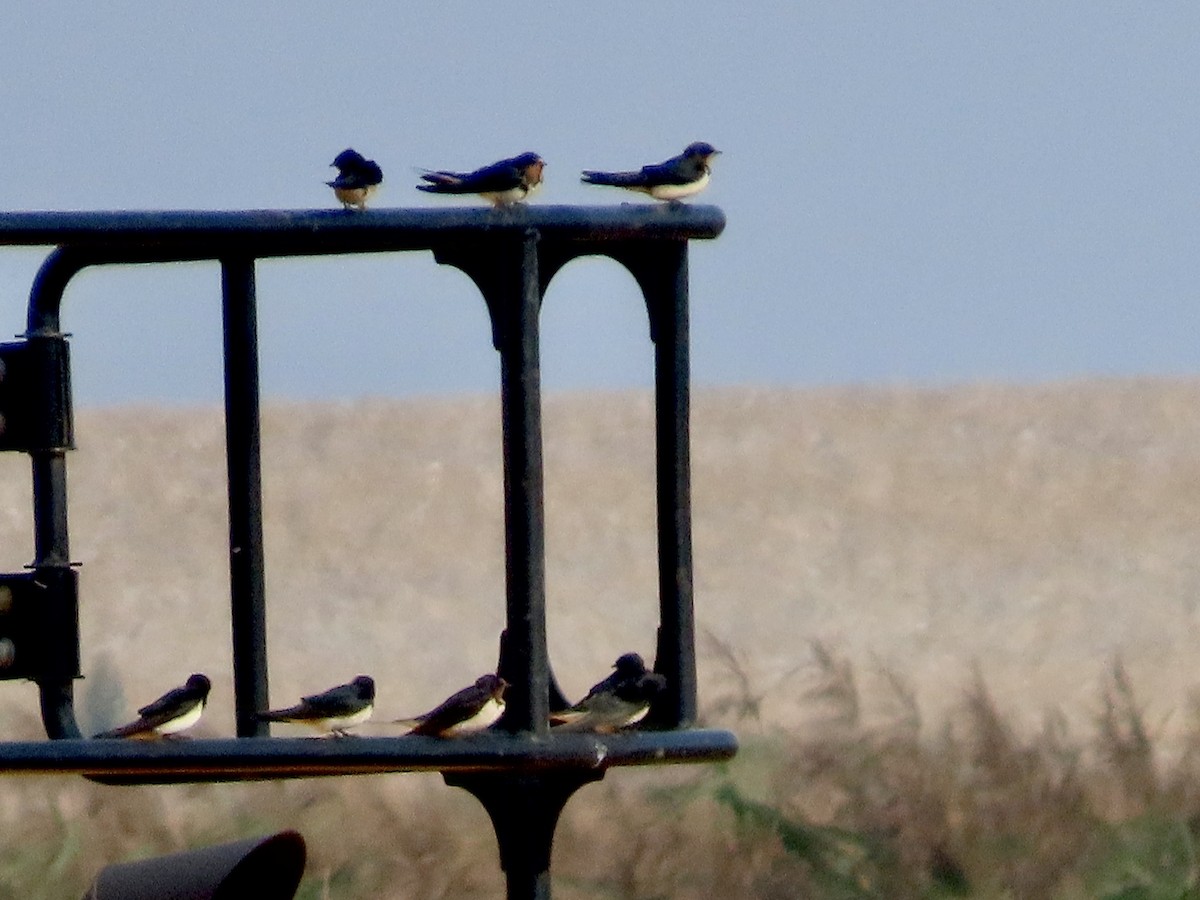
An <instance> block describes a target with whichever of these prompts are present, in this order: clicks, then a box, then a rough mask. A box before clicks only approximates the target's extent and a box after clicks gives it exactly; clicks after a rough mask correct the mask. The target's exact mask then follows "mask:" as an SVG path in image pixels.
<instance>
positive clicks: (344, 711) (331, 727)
mask: <svg viewBox="0 0 1200 900" xmlns="http://www.w3.org/2000/svg"><path fill="white" fill-rule="evenodd" d="M374 708H375V680H374V679H373V678H371V677H370V676H369V675H359V676H358V677H357V678H355V679H354V680H353V681H351V682H350V683H349V684H339V685H338V686H337V687H334V688H330V689H329V690H327V691H325V692H324V693H323V694H313V695H312V696H310V697H303V698H301V700H300V702H299V703H297V704H296V705H295V706H289V707H288V708H287V709H271V710H267V711H266V712H263V713H259V714H258V717H259V719H261V720H262V721H264V722H291V723H293V724H295V725H307V726H308V727H309V728H312V729H314V730H315V731H318V732H320V733H321V734H332V735H334V736H335V737H346V736H347V732H346V729H347V728H353V727H354V726H355V725H361V724H362V723H363V722H365V721H367V719H369V718H371V712H372V711H373V710H374Z"/></svg>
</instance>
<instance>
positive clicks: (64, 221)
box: [0, 204, 725, 262]
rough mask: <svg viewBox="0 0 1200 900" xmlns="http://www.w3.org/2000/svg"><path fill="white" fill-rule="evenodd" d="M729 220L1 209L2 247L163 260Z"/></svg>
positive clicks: (696, 226) (626, 209) (688, 215)
mask: <svg viewBox="0 0 1200 900" xmlns="http://www.w3.org/2000/svg"><path fill="white" fill-rule="evenodd" d="M724 226H725V216H724V214H723V213H722V212H721V210H719V209H717V208H716V207H714V206H702V205H695V206H693V205H687V204H677V205H675V206H633V205H622V206H591V207H579V206H524V207H516V208H513V209H509V210H500V211H495V210H488V209H482V208H470V207H455V208H447V209H372V210H369V211H367V212H365V213H360V214H355V213H346V212H343V211H340V210H312V209H298V210H248V211H244V212H242V211H239V212H228V211H203V210H196V211H190V210H176V211H165V212H163V211H144V212H10V213H0V246H5V245H10V246H18V245H24V246H59V245H70V246H71V247H73V248H76V249H78V248H93V249H95V250H98V251H101V252H102V253H110V254H114V255H117V254H119V252H120V251H122V250H123V251H126V252H129V251H132V250H135V249H136V250H138V251H140V253H141V254H142V256H143V257H144V258H146V259H147V261H149V258H151V257H152V258H155V259H157V260H158V261H164V262H165V261H166V260H167V259H170V258H178V259H215V258H218V257H220V256H224V255H228V254H239V255H246V256H252V257H255V258H263V257H267V256H294V255H321V254H327V253H371V252H382V251H389V250H430V249H433V248H434V247H435V246H438V245H445V244H447V243H453V242H458V241H473V240H476V239H477V238H478V237H479V236H480V235H481V234H486V235H489V236H496V235H503V234H508V235H510V236H513V237H520V235H522V234H524V233H525V232H526V231H528V230H529V229H531V228H532V229H536V230H539V231H547V230H549V231H553V232H554V235H555V237H556V238H560V239H563V240H570V241H586V240H600V241H608V240H630V239H633V240H688V239H691V238H713V237H716V236H717V235H718V234H720V233H721V230H722V229H723V228H724ZM172 254H176V255H175V256H174V257H172ZM198 254H199V255H198ZM109 261H110V262H118V261H120V260H119V259H115V258H114V259H110V260H109ZM131 261H133V260H131Z"/></svg>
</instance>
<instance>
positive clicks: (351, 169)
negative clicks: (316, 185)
mask: <svg viewBox="0 0 1200 900" xmlns="http://www.w3.org/2000/svg"><path fill="white" fill-rule="evenodd" d="M330 165H331V166H336V167H337V170H338V175H337V178H335V179H333V181H327V182H325V183H326V184H327V185H329V186H330V187H331V188H333V195H334V196H335V197H337V198H338V200H340V201H341V202H342V207H343V208H344V209H350V207H356V208H357V209H366V208H367V197H369V196H370V195H371V194H373V193H374V192H375V189H376V188H377V187H379V185H380V184H381V183H382V182H383V169H381V168H379V166H377V165H376V164H375V160H373V159H366V158H365V157H364V156H363V155H362V154H361V153H359V152H358V151H357V150H352V149H350V148H349V147H347V148H346V149H345V150H343V151H342V152H341V153H339V154H338V155H337V158H336V159H335V160H334V161H333V162H331V163H330Z"/></svg>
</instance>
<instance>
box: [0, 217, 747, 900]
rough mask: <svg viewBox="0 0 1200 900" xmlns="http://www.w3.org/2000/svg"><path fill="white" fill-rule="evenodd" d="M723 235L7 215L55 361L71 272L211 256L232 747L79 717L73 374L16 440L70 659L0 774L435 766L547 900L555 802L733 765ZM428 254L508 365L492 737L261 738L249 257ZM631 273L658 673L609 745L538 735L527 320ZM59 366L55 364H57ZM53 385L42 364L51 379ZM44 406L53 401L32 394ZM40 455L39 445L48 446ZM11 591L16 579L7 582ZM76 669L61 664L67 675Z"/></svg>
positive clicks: (545, 220)
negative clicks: (587, 287)
mask: <svg viewBox="0 0 1200 900" xmlns="http://www.w3.org/2000/svg"><path fill="white" fill-rule="evenodd" d="M724 224H725V221H724V216H723V214H722V213H721V211H720V210H719V209H716V208H714V207H706V206H683V205H672V206H667V207H661V206H659V207H650V206H620V207H598V208H579V207H562V206H541V207H528V208H525V207H518V208H515V209H511V210H506V211H491V210H482V209H449V210H432V209H392V210H372V211H370V212H367V213H361V214H356V213H347V212H343V211H329V212H325V211H310V210H301V211H257V212H144V213H139V212H113V213H104V212H97V213H7V214H0V245H26V246H29V245H54V246H56V247H57V249H55V250H54V251H53V252H51V254H50V256H49V257H48V258H47V259H46V261H45V263H44V264H43V265H42V267H41V269H40V271H39V272H38V274H37V277H36V279H35V281H34V285H33V288H32V291H31V294H30V301H29V315H28V323H27V331H26V334H25V335H24V338H25V341H26V342H27V344H28V346H29V347H30V348H34V347H45V348H49V349H50V350H52V351H53V352H52V353H50V355H51V356H54V355H55V354H59V355H61V356H62V357H63V358H64V360H65V355H66V340H65V335H64V334H63V333H62V331H61V325H60V308H61V304H62V300H63V294H64V292H65V290H66V288H67V286H68V284H69V283H70V281H71V279H72V278H73V277H74V276H75V275H77V274H78V273H79V272H81V271H82V270H83V269H85V268H88V267H91V266H98V265H112V264H124V263H169V262H178V261H185V260H187V261H195V260H216V261H218V262H219V263H220V266H221V288H222V296H223V304H224V305H223V311H224V334H225V344H224V354H225V423H226V447H227V460H228V473H229V519H230V587H231V604H232V619H233V672H234V704H235V711H236V727H237V735H238V738H237V739H227V740H193V741H180V742H159V743H151V744H146V743H142V742H139V743H126V742H117V741H104V742H99V741H96V742H93V741H87V740H83V739H82V738H81V735H80V732H79V728H78V726H77V724H76V722H75V714H74V708H73V699H72V679H73V678H75V677H77V676H78V675H79V672H78V671H77V667H78V626H77V622H72V621H70V619H71V615H72V614H74V612H75V609H76V606H75V603H76V600H75V597H76V592H77V589H76V579H75V572H74V570H73V568H72V562H71V559H70V551H69V543H68V532H67V484H66V451H67V450H68V449H70V443H71V410H70V389H69V388H70V386H69V373H68V369H67V366H66V365H65V363H64V364H63V365H62V366H61V367H60V369H59V370H54V371H61V373H62V374H61V379H60V380H65V381H66V383H65V384H57V385H54V386H53V388H54V391H50V392H47V391H45V390H43V391H42V392H41V393H39V395H38V396H39V397H44V396H46V394H47V393H49V395H50V396H51V397H58V398H61V399H60V400H59V401H58V406H57V408H54V409H49V410H43V412H42V414H43V415H46V416H48V417H49V418H51V419H56V420H57V421H58V423H59V425H60V427H59V428H58V429H57V430H55V429H49V431H50V432H52V433H54V434H57V435H58V438H57V439H56V440H55V441H44V442H42V443H41V444H39V445H37V446H32V445H31V446H28V447H22V448H20V449H25V450H26V451H27V452H29V453H30V456H31V459H32V478H33V503H34V560H33V563H32V564H31V566H30V568H31V569H32V572H33V579H34V580H35V581H36V582H37V583H38V584H39V586H40V587H42V588H43V589H44V590H45V591H46V592H48V594H49V595H50V597H51V600H52V602H51V604H50V605H49V606H47V607H46V608H53V609H56V610H57V609H59V608H62V609H65V610H66V611H67V614H66V615H62V614H60V615H56V616H53V617H49V618H48V619H47V622H48V623H49V624H45V625H44V626H43V630H44V631H46V630H54V631H55V633H53V634H42V635H40V637H39V641H40V642H41V643H42V644H44V645H46V646H53V645H55V644H69V643H70V641H71V640H72V639H73V640H74V642H75V644H74V648H73V653H74V655H73V656H72V655H71V653H65V654H64V653H63V652H61V651H60V652H57V653H47V660H43V661H40V664H36V665H34V666H33V670H34V675H32V676H30V677H34V679H35V680H36V681H37V683H38V687H39V691H40V700H41V707H42V718H43V722H44V724H45V728H46V732H47V734H48V735H49V736H50V737H51V738H53V739H54V740H52V741H42V742H20V743H16V742H9V743H3V742H0V774H4V773H6V772H30V771H37V772H75V773H82V774H86V775H88V776H89V777H93V778H96V779H98V780H103V781H107V782H113V783H144V782H179V781H209V780H252V779H262V778H281V777H297V776H312V775H338V774H361V773H366V772H389V771H411V770H426V771H428V770H436V771H441V772H442V773H443V776H444V778H445V780H446V782H447V783H448V784H451V785H454V786H459V787H463V788H465V789H466V790H468V791H470V792H471V793H473V794H474V795H475V796H476V797H478V798H479V799H480V801H481V802H482V803H483V805H484V806H485V808H486V809H487V810H488V812H489V814H490V815H491V817H492V820H493V823H494V825H495V828H496V833H497V837H498V839H499V842H500V848H501V863H502V865H503V867H504V869H505V871H506V873H507V875H508V895H509V897H514V898H515V897H530V898H536V897H549V893H550V888H549V855H550V844H551V841H552V839H553V832H554V826H555V823H556V821H557V819H558V815H559V812H560V811H561V809H562V807H563V805H564V804H565V802H566V800H567V799H568V798H569V797H570V796H571V794H572V793H574V791H575V790H577V789H578V788H579V787H580V786H582V785H583V784H586V783H588V782H590V781H594V780H597V779H599V778H601V777H603V775H604V772H605V771H606V769H607V768H608V767H609V766H614V765H617V766H620V765H642V764H656V763H666V762H702V761H711V760H721V759H728V758H730V757H732V756H733V754H734V753H735V752H736V749H737V743H736V739H735V738H734V736H733V735H732V734H730V733H728V732H724V731H714V730H704V729H698V728H694V727H693V726H694V725H695V722H696V711H697V710H696V664H695V637H694V624H693V614H692V558H691V491H690V483H691V478H690V460H689V450H688V448H689V434H688V424H689V418H690V412H689V408H690V407H689V363H688V293H687V288H688V273H687V242H688V241H689V240H691V239H706V238H714V237H716V236H717V235H718V234H720V232H721V230H722V229H723V227H724ZM414 250H423V251H432V253H433V256H434V259H435V260H436V261H437V262H439V263H441V264H443V265H451V266H455V267H457V268H459V269H461V270H462V271H464V272H465V273H466V274H467V275H468V276H469V277H470V278H471V279H472V280H473V281H474V282H475V284H476V285H477V287H478V288H479V290H480V291H481V293H482V294H483V297H484V300H485V302H486V303H487V307H488V311H489V313H490V316H491V322H492V335H493V343H494V345H495V348H496V350H497V351H498V352H499V353H500V358H501V385H500V390H501V400H502V405H501V415H502V425H503V429H502V430H503V454H504V511H505V549H506V560H507V575H506V613H507V619H506V629H505V631H504V633H503V635H502V636H501V642H500V660H499V666H498V668H499V671H500V674H501V675H502V676H503V677H504V678H505V679H506V680H507V681H508V682H509V683H510V685H511V687H510V688H509V691H508V704H507V708H506V711H505V714H504V717H503V718H502V720H501V722H500V723H499V724H500V726H501V727H500V729H499V730H497V731H493V732H490V733H487V734H485V735H481V736H479V737H477V738H473V739H468V740H459V741H447V740H439V739H433V738H417V737H400V738H381V737H372V738H370V739H363V740H358V741H313V740H303V739H294V738H288V739H272V740H244V739H245V738H257V737H264V736H266V735H267V734H268V730H267V726H266V725H265V724H264V723H262V722H260V721H258V718H257V712H258V711H259V710H262V709H264V708H266V703H267V643H266V630H265V602H266V601H265V583H264V564H263V535H262V505H261V504H262V498H261V465H260V455H259V384H258V346H257V313H256V308H255V297H256V295H255V261H256V260H258V259H264V258H270V257H290V256H317V255H328V254H349V253H381V252H395V251H414ZM585 255H604V256H609V257H611V258H613V259H615V260H616V261H617V262H619V263H621V264H622V265H624V266H625V267H626V268H627V269H628V270H629V271H630V272H631V273H632V274H633V276H634V278H635V280H636V281H637V283H638V285H639V287H640V288H641V291H642V294H643V296H644V299H645V302H646V306H647V313H648V316H649V321H650V336H651V339H652V341H653V342H654V347H655V398H656V414H655V421H656V425H655V434H656V444H657V504H658V556H659V607H660V626H659V631H658V637H657V646H656V659H655V665H654V668H655V670H656V671H658V672H660V673H662V674H663V675H665V676H666V678H667V685H668V687H667V690H666V692H665V693H664V694H663V695H662V696H661V697H660V699H659V700H658V701H656V703H655V705H654V707H653V709H652V710H651V714H650V716H649V717H648V719H647V722H646V725H647V726H648V727H647V728H645V729H643V730H639V731H636V732H634V733H630V734H621V735H613V736H598V735H574V734H572V735H564V734H551V733H550V731H549V727H548V724H547V719H548V714H549V713H550V712H551V710H552V709H556V708H561V706H562V705H564V704H565V702H566V701H565V699H564V698H563V696H562V694H561V691H559V689H558V686H557V684H556V682H555V679H554V676H553V673H552V671H551V667H550V660H549V658H548V653H547V647H546V613H545V573H544V567H545V553H544V520H543V482H542V478H543V473H542V430H541V384H540V369H539V345H538V327H539V315H540V311H541V304H542V300H543V297H544V296H545V292H546V288H547V286H548V284H549V283H550V280H551V279H552V278H553V277H554V275H555V273H557V272H558V271H559V269H561V268H562V266H563V265H565V264H566V263H567V262H569V261H571V260H572V259H575V258H576V257H579V256H585ZM55 358H57V357H55ZM48 371H49V370H48ZM40 405H41V406H43V407H44V406H47V405H50V406H53V405H54V404H53V403H50V404H47V403H46V402H45V401H44V400H43V401H42V402H41V404H40ZM47 444H49V445H47ZM10 577H15V576H10ZM72 665H73V666H74V667H75V669H76V670H75V671H72V670H71V669H72Z"/></svg>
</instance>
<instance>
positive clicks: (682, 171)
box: [581, 141, 721, 203]
mask: <svg viewBox="0 0 1200 900" xmlns="http://www.w3.org/2000/svg"><path fill="white" fill-rule="evenodd" d="M720 152H721V151H720V150H718V149H717V148H716V147H714V146H713V145H712V144H707V143H705V142H704V141H697V142H696V143H694V144H688V146H687V148H686V149H685V150H684V151H683V153H681V154H679V156H673V157H671V158H670V159H668V160H667V161H666V162H661V163H657V164H655V165H650V166H642V167H641V168H640V169H638V170H637V171H634V172H597V171H591V170H589V171H585V172H584V173H583V176H582V178H581V180H582V181H584V182H585V183H587V184H600V185H605V186H608V187H619V188H625V189H626V190H629V191H638V192H640V193H643V194H649V195H650V196H651V197H653V198H654V199H655V200H666V201H668V202H671V203H675V202H678V201H679V200H682V199H683V198H684V197H691V196H693V195H694V194H698V193H700V192H701V191H702V190H704V189H705V188H706V187H708V180H709V176H710V175H711V174H712V158H713V157H714V156H717V155H718V154H719V153H720Z"/></svg>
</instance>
